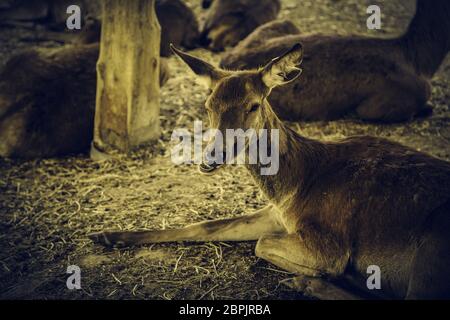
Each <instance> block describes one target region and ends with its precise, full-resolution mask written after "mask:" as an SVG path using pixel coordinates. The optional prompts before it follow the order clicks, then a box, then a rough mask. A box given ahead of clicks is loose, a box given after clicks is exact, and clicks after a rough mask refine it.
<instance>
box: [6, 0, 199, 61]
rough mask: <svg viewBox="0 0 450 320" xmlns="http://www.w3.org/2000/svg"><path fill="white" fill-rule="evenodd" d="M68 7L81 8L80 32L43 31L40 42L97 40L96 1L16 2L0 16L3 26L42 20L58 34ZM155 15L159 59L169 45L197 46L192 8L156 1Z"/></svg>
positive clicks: (176, 0)
mask: <svg viewBox="0 0 450 320" xmlns="http://www.w3.org/2000/svg"><path fill="white" fill-rule="evenodd" d="M71 4H76V5H79V6H80V7H81V8H82V12H83V23H82V25H83V28H82V30H81V31H79V32H77V31H67V30H66V32H64V33H63V32H51V33H50V32H46V33H44V34H42V35H39V37H40V38H41V40H53V41H56V42H60V43H64V44H65V43H73V44H79V43H93V42H98V41H100V35H101V21H100V20H101V19H100V17H101V12H100V11H101V10H100V9H99V8H97V7H99V6H100V3H99V2H97V1H84V0H77V1H72V0H57V1H56V0H47V1H46V2H41V1H34V2H29V3H28V2H26V3H18V4H17V6H16V7H13V8H10V9H9V10H5V11H4V12H3V11H2V10H1V9H0V17H2V16H5V19H3V20H6V22H7V23H10V22H11V20H14V19H17V20H19V21H22V20H24V19H26V18H27V19H29V20H38V21H40V20H42V19H44V18H45V19H44V21H45V22H47V25H48V26H49V27H50V28H51V29H55V30H57V31H60V30H61V29H63V30H64V29H65V28H66V19H67V13H66V9H67V7H68V6H69V5H71ZM41 11H42V13H41V15H44V16H41V15H39V13H40V12H41ZM85 12H88V14H84V13H85ZM155 12H156V15H157V17H158V21H159V24H160V26H161V48H160V55H161V56H162V57H168V56H170V55H171V54H172V51H171V50H170V48H169V44H170V43H173V44H175V45H177V46H182V47H183V48H185V49H194V48H197V47H198V43H199V37H200V31H199V25H198V21H197V18H196V16H195V14H194V12H193V11H192V9H191V8H189V7H188V6H187V5H186V4H185V3H184V2H183V1H182V0H156V2H155ZM6 18H8V19H6ZM0 24H1V22H0ZM86 41H89V42H86Z"/></svg>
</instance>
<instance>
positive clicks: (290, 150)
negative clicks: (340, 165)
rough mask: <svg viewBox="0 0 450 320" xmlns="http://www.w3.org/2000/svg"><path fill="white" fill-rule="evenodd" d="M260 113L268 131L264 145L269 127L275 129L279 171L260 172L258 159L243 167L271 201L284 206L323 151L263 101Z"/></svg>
mask: <svg viewBox="0 0 450 320" xmlns="http://www.w3.org/2000/svg"><path fill="white" fill-rule="evenodd" d="M261 112H262V119H261V122H262V128H264V129H267V130H268V135H267V137H268V139H269V141H268V143H267V148H270V147H271V145H272V143H271V142H272V141H271V140H270V139H271V134H270V132H271V130H273V129H277V130H279V131H278V132H279V143H278V146H279V170H278V172H277V173H276V174H274V175H262V174H261V170H260V169H261V167H262V165H261V164H260V163H259V162H258V164H253V165H251V164H247V169H248V170H249V172H250V174H251V175H252V176H253V178H254V180H255V181H256V183H257V184H258V186H259V187H260V189H261V191H262V192H263V193H264V194H265V195H266V196H267V198H268V199H269V200H270V201H271V202H272V203H274V204H276V205H278V206H279V207H288V206H289V204H290V202H291V201H292V200H293V199H294V198H297V197H298V196H301V193H302V191H303V190H304V189H305V188H306V187H307V185H308V184H309V182H310V181H312V179H314V177H313V176H314V174H316V173H317V167H318V165H319V162H320V161H321V160H324V159H325V157H326V150H325V147H324V145H323V144H322V143H320V142H318V141H315V140H310V139H307V138H305V137H302V136H301V135H299V134H298V133H296V132H295V131H293V130H292V129H290V128H289V127H287V126H286V125H285V124H284V123H283V122H282V121H280V120H279V118H278V117H277V116H276V114H275V113H274V112H273V110H272V108H271V107H270V105H269V103H268V102H265V105H264V107H263V109H262V111H261ZM260 151H261V150H260ZM270 153H271V150H267V154H270Z"/></svg>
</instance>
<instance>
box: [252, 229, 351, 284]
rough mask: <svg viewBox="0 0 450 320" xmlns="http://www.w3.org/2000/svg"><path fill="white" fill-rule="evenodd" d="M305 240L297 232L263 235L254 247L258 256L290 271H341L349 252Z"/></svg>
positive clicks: (335, 273)
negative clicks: (324, 247)
mask: <svg viewBox="0 0 450 320" xmlns="http://www.w3.org/2000/svg"><path fill="white" fill-rule="evenodd" d="M319 237H320V236H319ZM321 240H322V239H321ZM306 241H307V240H304V239H302V238H301V237H300V236H299V235H298V234H286V235H271V236H263V237H262V238H261V239H259V241H258V243H257V244H256V249H255V251H256V255H257V256H258V257H260V258H262V259H264V260H267V261H269V262H271V263H273V264H274V265H276V266H278V267H280V268H282V269H284V270H287V271H289V272H292V273H296V274H301V275H305V276H312V277H319V276H321V275H330V276H333V277H337V276H339V275H341V274H343V272H344V270H345V267H346V266H347V262H348V255H347V254H345V252H343V250H342V249H341V248H338V247H336V248H327V249H326V250H321V249H323V247H322V248H321V246H320V245H318V246H315V245H314V243H306ZM324 242H325V241H324ZM326 242H327V243H329V241H326ZM335 250H336V251H335Z"/></svg>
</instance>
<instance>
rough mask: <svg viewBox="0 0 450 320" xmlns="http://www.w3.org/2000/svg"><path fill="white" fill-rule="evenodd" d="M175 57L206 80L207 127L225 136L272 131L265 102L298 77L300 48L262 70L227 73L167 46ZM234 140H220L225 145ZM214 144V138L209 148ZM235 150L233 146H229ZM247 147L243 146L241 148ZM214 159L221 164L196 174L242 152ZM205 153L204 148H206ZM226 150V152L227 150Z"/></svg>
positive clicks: (221, 151)
mask: <svg viewBox="0 0 450 320" xmlns="http://www.w3.org/2000/svg"><path fill="white" fill-rule="evenodd" d="M171 47H172V50H173V51H174V53H175V54H177V55H178V56H179V57H180V58H181V59H182V60H183V61H184V62H185V63H186V64H187V65H188V66H189V67H190V68H191V69H192V71H193V72H194V73H195V74H197V75H198V76H199V77H202V78H203V79H205V80H206V81H207V84H208V86H209V88H210V90H211V94H210V95H209V97H208V98H207V100H206V103H205V108H206V110H207V112H208V117H209V122H210V127H211V128H213V129H217V130H218V131H220V132H221V133H222V137H224V139H225V137H226V136H227V135H226V130H227V129H233V130H242V131H247V130H248V129H253V130H254V131H255V132H259V130H260V129H272V128H273V126H271V123H272V124H273V123H274V122H275V120H277V117H276V115H275V113H274V112H273V110H272V108H271V106H270V105H269V103H268V101H267V97H268V96H269V94H270V92H271V90H272V89H273V88H275V87H277V86H281V85H285V84H288V83H290V82H292V81H294V80H295V79H297V77H299V76H300V74H301V71H302V70H301V69H300V68H299V65H300V64H301V62H302V58H303V49H302V46H301V45H300V44H296V45H295V46H294V47H293V48H292V49H291V50H289V51H288V52H286V53H285V54H283V55H281V56H279V57H276V58H274V59H273V60H272V61H271V62H269V63H268V64H267V65H266V66H265V67H263V68H260V69H257V70H247V71H227V70H222V69H219V68H216V67H214V66H213V65H211V64H209V63H208V62H206V61H203V60H201V59H199V58H197V57H194V56H192V55H190V54H187V53H185V52H182V51H180V50H179V49H176V48H175V47H173V46H171ZM230 143H231V144H234V141H224V142H223V145H225V146H229V145H230ZM213 145H214V138H213V139H211V141H210V143H209V146H213ZM233 147H235V145H234V146H233ZM247 147H248V145H246V146H244V149H243V150H245V148H247ZM214 148H215V151H216V152H219V154H216V155H215V158H216V159H219V160H222V161H215V162H208V163H202V164H201V165H200V171H201V172H203V173H211V172H213V171H215V170H216V169H218V168H219V167H220V166H221V164H222V163H223V162H225V160H227V161H230V160H232V159H231V158H235V157H236V156H237V155H238V154H239V153H240V152H242V151H243V150H239V149H235V152H233V154H232V155H229V154H228V155H227V154H226V153H225V150H224V149H217V145H215V146H214ZM207 150H208V148H207ZM227 150H228V149H227Z"/></svg>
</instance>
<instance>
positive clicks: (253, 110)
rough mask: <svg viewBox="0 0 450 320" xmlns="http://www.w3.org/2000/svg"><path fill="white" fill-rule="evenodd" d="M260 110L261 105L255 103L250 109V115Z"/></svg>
mask: <svg viewBox="0 0 450 320" xmlns="http://www.w3.org/2000/svg"><path fill="white" fill-rule="evenodd" d="M258 108H259V103H254V104H252V106H251V107H250V110H249V111H248V112H249V113H250V112H255V111H256V110H258Z"/></svg>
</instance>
